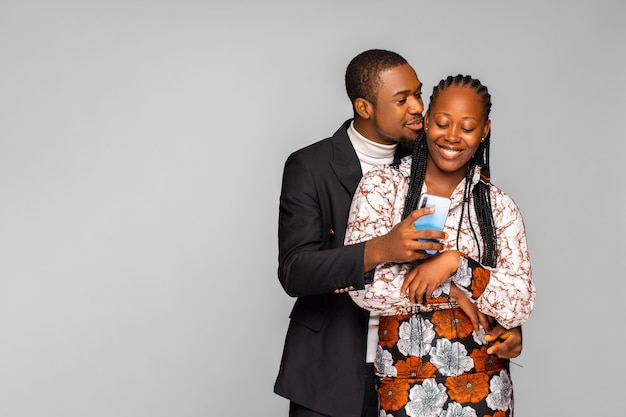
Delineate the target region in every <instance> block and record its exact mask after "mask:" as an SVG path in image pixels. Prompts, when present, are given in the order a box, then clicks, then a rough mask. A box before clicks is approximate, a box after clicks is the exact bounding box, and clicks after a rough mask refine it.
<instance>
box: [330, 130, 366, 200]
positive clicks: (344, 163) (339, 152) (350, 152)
mask: <svg viewBox="0 0 626 417" xmlns="http://www.w3.org/2000/svg"><path fill="white" fill-rule="evenodd" d="M349 125H350V120H348V121H347V122H345V123H344V124H343V126H341V127H340V128H339V130H337V132H335V134H334V135H333V138H332V142H333V159H332V160H330V161H329V163H330V166H331V168H332V169H333V171H334V172H335V175H337V178H338V179H339V181H340V182H341V183H342V184H343V186H344V187H345V188H346V189H347V190H348V192H349V193H350V196H351V197H352V195H353V194H354V191H355V190H356V187H357V186H358V185H359V181H361V177H362V176H363V173H362V172H361V163H360V162H359V158H358V157H357V156H356V152H355V150H354V148H353V147H352V143H350V138H348V126H349Z"/></svg>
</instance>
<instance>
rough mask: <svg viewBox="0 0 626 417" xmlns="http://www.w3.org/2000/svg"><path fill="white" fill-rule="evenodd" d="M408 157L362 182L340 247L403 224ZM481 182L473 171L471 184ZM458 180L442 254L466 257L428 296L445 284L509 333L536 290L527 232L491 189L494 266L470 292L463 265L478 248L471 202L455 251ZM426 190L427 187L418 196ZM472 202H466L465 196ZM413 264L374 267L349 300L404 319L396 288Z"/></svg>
mask: <svg viewBox="0 0 626 417" xmlns="http://www.w3.org/2000/svg"><path fill="white" fill-rule="evenodd" d="M410 170H411V158H410V157H406V158H404V159H403V160H402V162H401V164H400V166H399V168H394V167H390V166H388V165H385V166H380V167H376V168H373V169H372V170H370V171H369V172H368V173H367V174H365V176H364V177H363V178H362V180H361V182H360V184H359V186H358V188H357V190H356V193H355V195H354V199H353V201H352V206H351V208H350V214H349V218H348V228H347V231H346V237H345V244H353V243H358V242H362V241H366V240H369V239H371V238H373V237H376V236H381V235H384V234H386V233H387V232H389V231H390V230H391V229H392V228H393V226H395V225H396V224H398V223H399V222H400V221H401V220H402V211H403V208H404V202H405V199H406V194H407V191H408V186H409V175H410ZM479 179H480V172H479V170H478V169H477V170H476V172H475V173H474V176H473V183H476V182H477V181H478V180H479ZM464 187H465V180H463V181H461V183H459V185H458V186H457V187H456V189H455V190H454V192H453V193H452V196H451V200H452V204H451V206H450V213H449V215H448V218H447V220H446V225H445V229H444V230H445V231H446V232H447V234H448V238H447V239H446V240H445V241H443V242H442V243H443V244H444V246H445V249H444V250H453V249H457V250H459V251H460V252H461V253H463V254H464V255H466V256H467V257H468V259H465V258H463V257H461V260H462V262H461V265H459V270H458V272H457V273H456V274H455V275H453V276H452V277H451V278H450V279H448V280H447V281H446V282H444V283H443V284H442V285H441V286H440V287H439V288H437V290H436V291H435V293H434V294H433V297H435V298H436V297H441V296H443V295H446V294H448V292H449V288H450V281H451V280H453V281H454V282H455V284H456V285H457V286H458V287H459V289H461V290H462V291H463V292H464V293H465V294H466V295H467V296H468V297H470V298H472V300H473V301H474V302H475V304H476V306H477V307H478V309H479V310H480V311H482V312H483V313H485V314H487V315H489V316H492V317H494V318H495V319H496V320H497V321H498V322H499V323H500V324H501V325H502V326H504V327H506V328H512V327H516V326H519V325H521V324H522V323H524V322H525V321H526V320H527V319H528V317H529V315H530V313H531V311H532V309H533V304H534V298H535V286H534V284H533V281H532V274H531V266H530V258H529V253H528V247H527V242H526V231H525V227H524V221H523V219H522V215H521V213H520V211H519V209H518V207H517V205H516V204H515V202H514V201H513V200H512V199H511V198H510V197H509V196H508V195H506V194H505V193H504V192H503V191H502V190H500V189H499V188H497V187H495V186H494V185H491V187H490V189H491V205H492V209H493V217H494V223H495V227H496V235H497V265H496V267H495V268H487V267H484V266H483V268H485V269H486V270H488V271H489V273H490V277H489V280H488V282H487V284H486V287H485V288H484V291H482V290H483V288H481V289H480V291H476V290H475V288H474V289H472V281H473V279H474V276H473V275H472V269H471V268H469V267H468V262H471V263H476V262H477V261H475V259H478V257H479V252H478V251H479V249H478V246H477V243H476V240H475V239H474V234H476V236H477V237H478V238H479V239H480V229H479V227H478V220H477V218H476V214H475V212H474V206H473V201H472V200H470V204H469V207H470V210H469V211H470V213H469V216H470V218H471V224H473V225H474V231H472V229H471V228H470V222H469V221H468V218H467V216H468V210H467V207H468V206H467V205H466V209H465V211H464V219H463V225H462V228H461V236H460V239H459V246H458V247H457V246H456V238H457V229H458V224H459V218H460V216H461V211H462V202H463V189H464ZM425 191H426V186H425V185H424V188H423V189H422V192H425ZM470 198H471V197H470ZM411 267H412V264H410V263H409V264H392V263H386V264H382V265H379V266H378V267H377V268H376V270H375V274H374V278H373V281H372V283H371V284H369V285H366V286H365V289H364V290H356V291H351V292H350V296H351V297H352V299H353V300H354V301H355V302H356V303H357V304H358V305H359V306H361V307H362V308H365V309H367V310H371V311H375V312H378V313H380V314H383V315H394V314H406V312H407V311H411V308H414V305H411V303H410V302H409V299H408V297H407V296H406V295H402V294H400V287H401V285H402V282H403V280H404V277H405V275H406V274H407V273H408V272H409V271H410V269H411ZM451 306H453V305H451V304H450V303H449V302H445V303H433V304H430V303H429V304H426V305H420V306H419V307H420V310H421V311H429V310H434V309H440V308H450V307H451Z"/></svg>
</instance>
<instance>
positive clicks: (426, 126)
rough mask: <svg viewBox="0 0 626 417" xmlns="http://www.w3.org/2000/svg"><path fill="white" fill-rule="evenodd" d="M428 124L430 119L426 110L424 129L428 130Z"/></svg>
mask: <svg viewBox="0 0 626 417" xmlns="http://www.w3.org/2000/svg"><path fill="white" fill-rule="evenodd" d="M429 124H430V120H429V119H428V110H426V113H425V114H424V131H426V130H428V125H429Z"/></svg>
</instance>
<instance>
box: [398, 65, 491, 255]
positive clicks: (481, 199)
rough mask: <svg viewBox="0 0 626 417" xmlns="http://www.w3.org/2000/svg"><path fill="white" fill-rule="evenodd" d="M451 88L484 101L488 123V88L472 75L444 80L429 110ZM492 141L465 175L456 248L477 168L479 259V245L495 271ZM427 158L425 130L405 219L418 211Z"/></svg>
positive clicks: (414, 156) (419, 143)
mask: <svg viewBox="0 0 626 417" xmlns="http://www.w3.org/2000/svg"><path fill="white" fill-rule="evenodd" d="M450 86H455V87H468V88H471V89H472V90H474V91H475V92H476V93H477V94H478V97H479V98H480V100H481V103H482V105H483V111H484V117H485V120H488V119H489V113H490V111H491V95H490V94H489V92H488V91H487V87H485V86H484V85H482V84H481V83H480V81H479V80H477V79H475V78H472V77H471V76H469V75H461V74H459V75H457V76H449V77H447V78H446V79H444V80H441V81H440V82H439V84H438V85H436V86H435V87H434V88H433V93H432V95H431V96H430V106H432V105H433V103H435V102H436V101H437V98H438V97H439V94H440V93H441V91H443V90H445V89H447V88H448V87H450ZM490 138H491V130H490V131H489V133H488V134H487V137H486V138H485V140H484V142H481V143H480V144H479V146H478V149H477V150H476V153H474V155H473V156H472V159H471V160H470V162H469V165H468V167H467V172H466V173H465V191H464V194H463V205H462V211H461V218H460V220H459V225H458V230H457V232H458V233H457V247H458V245H459V235H460V232H461V224H462V223H463V214H464V212H465V210H468V212H469V202H470V198H469V194H470V190H472V185H473V184H472V178H473V174H474V171H475V169H476V167H479V168H480V180H479V181H478V183H477V184H475V185H474V187H473V192H472V197H473V200H474V210H475V212H476V218H477V219H478V226H479V228H480V233H481V236H482V238H483V253H482V257H481V255H480V245H478V248H479V249H478V250H479V259H480V260H481V263H482V264H483V265H487V266H491V267H495V265H496V260H497V240H496V230H495V225H494V220H493V211H492V208H491V194H490V193H489V188H490V186H491V182H490V181H491V179H490V173H489V143H490ZM427 158H428V148H427V145H426V134H425V132H424V130H422V131H421V132H420V134H419V136H418V138H417V140H416V141H415V144H414V146H413V153H412V163H411V176H410V179H409V191H408V194H407V197H406V202H405V205H404V212H403V215H402V218H406V217H407V216H408V215H409V214H410V213H411V212H412V211H413V210H415V209H417V202H418V199H419V196H420V194H421V192H422V186H423V184H424V178H425V176H426V163H427ZM468 219H470V220H469V221H470V228H471V230H472V233H473V234H474V239H475V240H476V241H477V242H478V237H477V236H476V232H475V230H474V225H472V223H471V217H470V216H468Z"/></svg>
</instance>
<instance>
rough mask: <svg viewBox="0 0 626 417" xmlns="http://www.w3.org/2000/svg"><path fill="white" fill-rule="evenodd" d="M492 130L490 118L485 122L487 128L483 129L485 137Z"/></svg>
mask: <svg viewBox="0 0 626 417" xmlns="http://www.w3.org/2000/svg"><path fill="white" fill-rule="evenodd" d="M490 130H491V120H489V119H488V120H487V123H485V128H484V129H483V138H486V137H487V135H488V134H489V131H490Z"/></svg>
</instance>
